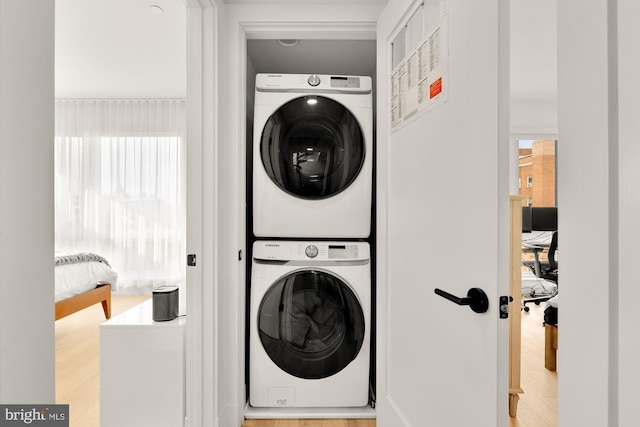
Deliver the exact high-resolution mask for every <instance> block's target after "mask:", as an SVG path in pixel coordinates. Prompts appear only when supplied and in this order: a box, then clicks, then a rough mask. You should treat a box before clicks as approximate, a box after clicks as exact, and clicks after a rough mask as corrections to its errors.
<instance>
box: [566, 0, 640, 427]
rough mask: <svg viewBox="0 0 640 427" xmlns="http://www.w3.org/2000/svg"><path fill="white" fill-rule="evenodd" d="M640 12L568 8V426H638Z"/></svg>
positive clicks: (622, 1)
mask: <svg viewBox="0 0 640 427" xmlns="http://www.w3.org/2000/svg"><path fill="white" fill-rule="evenodd" d="M616 6H617V8H618V9H617V10H616ZM639 13H640V7H639V5H638V3H637V2H636V1H635V0H618V1H617V2H616V1H607V0H588V1H584V0H566V1H562V2H558V24H559V25H558V28H559V31H558V42H559V63H558V65H559V73H558V115H559V117H558V127H559V132H558V137H559V139H560V140H561V143H560V144H558V149H559V154H558V161H559V166H558V174H559V176H558V187H559V194H558V206H559V208H560V215H559V225H558V227H559V229H561V230H562V232H561V236H562V237H560V242H561V243H560V245H561V247H562V283H561V284H560V286H561V288H562V291H561V293H562V297H561V298H562V304H561V305H562V308H561V309H560V312H559V324H560V325H561V327H560V336H561V338H560V340H561V345H560V348H561V350H560V351H559V353H558V355H559V361H558V371H559V372H560V377H559V378H560V379H559V401H558V408H559V420H558V421H559V423H558V425H559V426H562V427H564V426H575V425H579V426H584V427H591V426H593V427H601V426H605V425H608V426H611V427H617V426H633V425H636V424H637V408H636V406H637V396H638V393H637V384H638V382H639V381H640V370H639V368H638V365H637V361H638V360H639V359H640V346H639V344H638V339H637V337H638V334H637V324H638V320H637V311H638V310H637V300H638V298H639V297H640V289H639V286H638V280H637V277H638V276H637V260H638V259H639V258H640V249H639V248H638V245H637V238H638V235H639V232H640V227H639V224H638V217H639V214H640V185H639V183H640V168H639V167H638V162H640V150H639V149H638V143H637V137H638V132H639V131H640V128H639V127H638V121H637V113H638V108H637V99H638V97H639V96H640V86H639V85H638V81H637V76H638V71H640V62H639V60H638V55H637V40H638V38H639V37H640V29H639V28H638V26H637V22H635V21H636V20H637V19H636V18H637V16H638V14H639Z"/></svg>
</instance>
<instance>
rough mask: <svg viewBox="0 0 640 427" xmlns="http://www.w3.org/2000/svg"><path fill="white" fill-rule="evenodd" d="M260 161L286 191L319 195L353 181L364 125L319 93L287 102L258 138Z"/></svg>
mask: <svg viewBox="0 0 640 427" xmlns="http://www.w3.org/2000/svg"><path fill="white" fill-rule="evenodd" d="M260 155H261V156H262V163H263V165H264V168H265V170H266V172H267V175H269V177H270V178H271V180H272V181H273V182H274V183H275V184H276V185H277V186H278V187H280V188H281V189H282V190H283V191H286V192H287V193H289V194H291V195H293V196H296V197H300V198H304V199H323V198H326V197H331V196H333V195H335V194H338V193H340V192H341V191H343V190H344V189H345V188H347V187H348V186H349V185H351V183H352V182H353V181H354V180H355V179H356V177H357V176H358V173H360V169H361V168H362V164H363V163H364V158H365V157H364V156H365V146H364V137H363V135H362V129H361V128H360V125H359V124H358V121H357V120H356V118H355V117H354V116H353V114H351V112H350V111H349V110H348V109H346V108H345V107H344V106H343V105H342V104H340V103H338V102H336V101H334V100H332V99H330V98H326V97H322V96H304V97H300V98H296V99H294V100H292V101H289V102H287V103H286V104H284V105H283V106H282V107H280V108H279V109H278V111H276V112H275V113H274V114H273V115H272V116H271V117H269V119H268V120H267V123H266V124H265V126H264V129H263V130H262V139H261V141H260Z"/></svg>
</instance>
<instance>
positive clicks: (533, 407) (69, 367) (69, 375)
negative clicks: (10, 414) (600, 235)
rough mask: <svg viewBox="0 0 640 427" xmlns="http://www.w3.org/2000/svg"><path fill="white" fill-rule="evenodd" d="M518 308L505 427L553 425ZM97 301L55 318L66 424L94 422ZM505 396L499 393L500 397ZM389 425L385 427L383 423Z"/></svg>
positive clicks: (292, 425) (297, 425)
mask: <svg viewBox="0 0 640 427" xmlns="http://www.w3.org/2000/svg"><path fill="white" fill-rule="evenodd" d="M147 298H148V297H144V296H143V297H140V296H117V297H114V298H113V301H112V308H111V310H112V315H113V316H115V315H117V314H119V313H122V312H123V311H125V310H127V309H129V308H130V307H133V306H135V305H137V304H140V303H141V302H143V301H144V300H145V299H147ZM530 307H531V311H530V312H529V313H524V312H523V313H522V379H521V385H522V388H523V389H524V391H525V393H524V394H522V395H521V397H520V403H519V404H518V416H517V418H510V419H509V420H510V421H509V422H510V427H555V426H556V425H557V421H556V420H557V381H558V376H557V373H555V372H550V371H548V370H546V369H545V368H544V327H542V306H535V305H531V306H530ZM102 322H104V313H103V312H102V306H101V305H100V304H97V305H95V306H93V307H89V308H87V309H85V310H82V311H81V312H78V313H76V314H73V315H71V316H69V317H66V318H64V319H61V320H58V321H57V322H56V402H57V403H60V404H63V403H64V404H69V410H70V423H69V426H70V427H99V426H100V359H99V356H100V354H99V345H100V328H99V326H100V324H101V323H102ZM506 398H507V397H506V396H505V399H506ZM375 426H376V423H375V420H246V421H245V423H244V424H243V427H375ZM384 427H389V426H384Z"/></svg>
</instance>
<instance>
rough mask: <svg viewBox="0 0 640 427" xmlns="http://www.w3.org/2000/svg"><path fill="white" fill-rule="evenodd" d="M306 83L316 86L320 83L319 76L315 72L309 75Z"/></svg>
mask: <svg viewBox="0 0 640 427" xmlns="http://www.w3.org/2000/svg"><path fill="white" fill-rule="evenodd" d="M307 83H309V84H310V85H311V86H318V85H319V84H320V76H319V75H317V74H312V75H310V76H309V78H308V79H307Z"/></svg>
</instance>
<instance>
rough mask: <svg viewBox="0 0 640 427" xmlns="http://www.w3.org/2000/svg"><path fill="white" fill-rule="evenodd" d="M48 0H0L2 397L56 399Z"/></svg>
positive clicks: (50, 15) (51, 11)
mask: <svg viewBox="0 0 640 427" xmlns="http://www.w3.org/2000/svg"><path fill="white" fill-rule="evenodd" d="M53 35H54V1H53V0H2V1H1V2H0V379H1V381H0V402H1V403H42V404H47V403H55V385H54V381H55V380H54V378H55V376H54V369H55V368H54V296H53V295H54V292H53V291H54V289H53V267H54V262H53V252H54V249H53V237H54V235H53V182H52V177H53V114H54V113H53V90H54V89H53V62H54V61H53V52H54V48H53V39H54V37H53Z"/></svg>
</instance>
